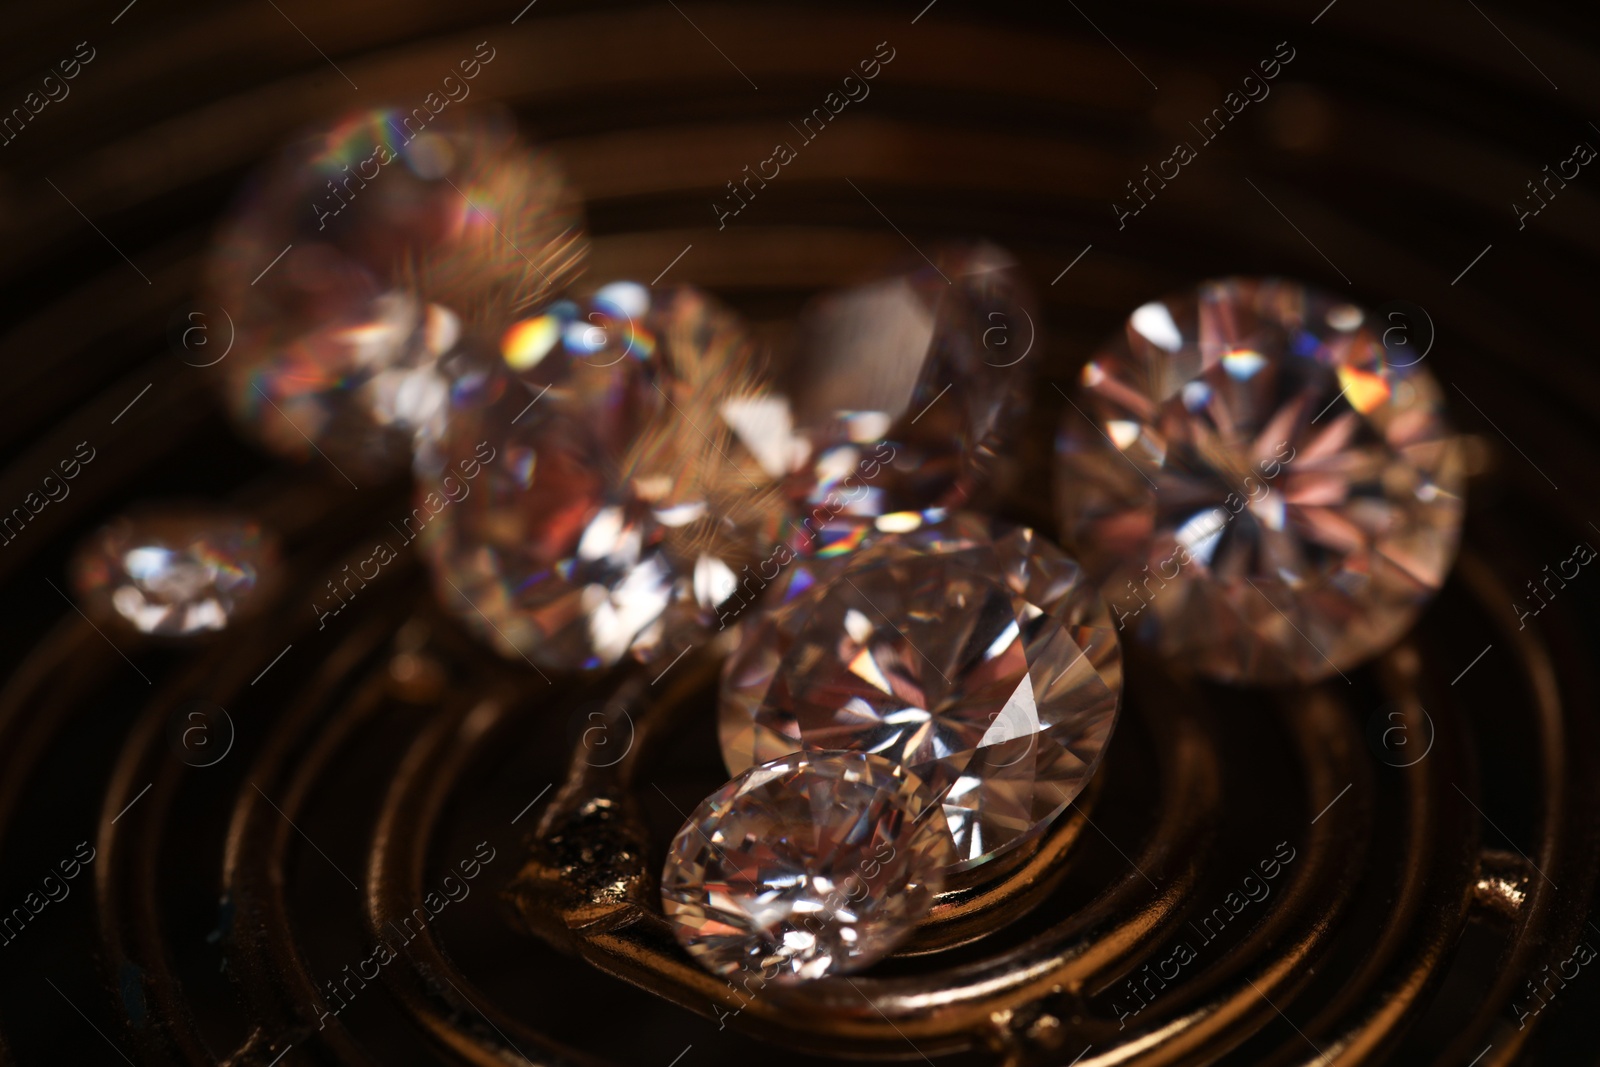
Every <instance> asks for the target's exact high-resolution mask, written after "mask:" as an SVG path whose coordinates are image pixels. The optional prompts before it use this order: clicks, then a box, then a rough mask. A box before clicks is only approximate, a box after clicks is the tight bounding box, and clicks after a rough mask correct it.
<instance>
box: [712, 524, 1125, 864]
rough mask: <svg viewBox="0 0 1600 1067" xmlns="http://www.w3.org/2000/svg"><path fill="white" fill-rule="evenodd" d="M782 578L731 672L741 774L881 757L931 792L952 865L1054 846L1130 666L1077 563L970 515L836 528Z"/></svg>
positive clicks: (1096, 760)
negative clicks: (788, 762) (843, 755)
mask: <svg viewBox="0 0 1600 1067" xmlns="http://www.w3.org/2000/svg"><path fill="white" fill-rule="evenodd" d="M822 542H823V547H822V548H820V549H819V551H818V553H817V554H816V555H814V556H811V557H806V558H800V559H797V560H796V561H795V562H794V563H793V564H792V565H791V566H790V567H789V568H788V569H787V570H785V572H784V573H783V574H782V575H781V576H779V578H778V580H777V583H776V584H775V586H774V588H773V589H772V590H771V591H770V593H769V599H768V600H767V601H766V603H767V605H768V608H767V610H763V611H760V612H759V613H756V614H754V615H753V618H752V621H750V622H748V623H746V624H745V631H744V633H743V635H742V640H741V643H740V645H739V648H738V650H737V651H736V652H735V653H734V655H733V656H732V657H730V659H729V660H728V663H727V665H726V667H725V668H724V671H723V679H722V692H721V699H720V737H721V742H722V755H723V760H724V761H725V762H726V763H727V765H728V770H729V771H731V772H733V773H738V772H740V771H742V770H744V769H745V768H746V767H749V766H751V765H752V764H757V763H762V762H764V761H766V760H770V759H774V758H776V757H778V756H781V755H783V754H785V753H792V752H797V751H803V752H807V753H822V752H832V751H852V752H871V753H874V754H875V755H877V756H880V757H883V758H885V759H888V760H890V761H891V762H893V763H895V764H897V765H900V766H904V767H906V768H908V769H909V770H911V771H912V772H913V773H914V774H916V775H917V776H918V777H919V778H921V779H922V780H923V781H924V782H926V783H927V786H928V788H929V789H930V790H931V791H932V793H933V795H934V796H935V797H936V798H937V799H938V800H939V801H940V803H941V806H942V807H943V810H944V816H945V827H946V832H947V833H948V834H949V836H950V839H951V841H950V844H951V849H952V856H953V862H955V863H957V864H959V867H960V868H961V869H966V868H970V867H974V866H977V865H978V864H981V863H983V862H985V861H987V860H989V859H992V858H993V857H995V856H997V855H999V854H1001V853H1003V852H1006V851H1007V850H1009V849H1012V848H1014V847H1016V846H1018V845H1020V844H1022V843H1023V842H1025V841H1028V840H1030V839H1032V838H1034V837H1035V836H1036V835H1038V834H1039V833H1041V832H1042V831H1043V830H1044V828H1045V827H1046V826H1048V825H1049V824H1050V822H1051V821H1052V820H1054V819H1055V818H1056V816H1058V815H1059V814H1060V813H1061V812H1062V811H1063V810H1064V809H1065V808H1066V806H1067V805H1068V804H1069V803H1070V802H1071V801H1072V800H1073V799H1074V798H1076V797H1077V796H1078V794H1079V793H1081V792H1082V791H1083V789H1084V787H1085V786H1086V785H1087V784H1088V782H1089V779H1090V778H1091V777H1092V776H1093V774H1094V773H1095V770H1096V769H1097V768H1098V766H1099V764H1100V759H1101V756H1102V755H1103V753H1104V751H1105V747H1106V744H1107V742H1108V741H1109V739H1110V736H1111V731H1112V729H1113V727H1114V726H1115V724H1116V718H1117V706H1118V702H1119V699H1120V697H1121V693H1122V653H1121V648H1120V646H1119V645H1118V643H1117V636H1116V632H1115V631H1114V630H1113V629H1112V628H1111V620H1110V617H1109V615H1108V613H1107V611H1106V608H1105V605H1104V603H1103V602H1102V601H1101V600H1100V598H1099V597H1098V596H1097V595H1096V593H1095V590H1094V589H1093V587H1092V586H1090V585H1089V583H1088V582H1087V581H1085V580H1084V575H1083V572H1082V570H1081V568H1079V566H1078V565H1077V563H1075V562H1074V561H1073V560H1071V559H1070V558H1068V557H1067V556H1066V555H1065V554H1064V553H1062V551H1061V550H1060V549H1058V548H1056V547H1055V546H1054V545H1052V544H1050V543H1049V542H1048V541H1047V540H1045V539H1044V538H1042V537H1040V536H1039V535H1038V534H1037V533H1035V532H1034V531H1032V530H1029V529H1027V528H1024V527H1013V526H1008V525H1006V524H1004V523H1001V522H998V521H996V520H992V519H989V518H986V517H983V516H979V515H973V514H969V513H956V514H954V515H950V516H944V515H942V513H938V512H933V513H929V514H927V515H925V516H921V517H919V516H916V515H914V514H911V513H896V514H894V515H891V516H885V517H883V518H881V519H879V520H878V521H877V522H876V523H866V524H863V523H861V522H860V521H856V520H852V521H840V522H838V523H836V524H835V525H834V527H833V528H832V529H831V530H829V531H826V533H825V536H824V537H823V538H822Z"/></svg>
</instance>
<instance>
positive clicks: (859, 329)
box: [744, 244, 1035, 522]
mask: <svg viewBox="0 0 1600 1067" xmlns="http://www.w3.org/2000/svg"><path fill="white" fill-rule="evenodd" d="M1034 323H1035V316H1034V314H1033V311H1032V297H1031V295H1030V294H1029V292H1028V291H1027V286H1026V283H1025V282H1024V281H1023V279H1022V276H1021V272H1020V271H1019V270H1018V269H1017V267H1016V265H1015V263H1014V262H1013V261H1012V260H1011V258H1010V257H1009V256H1008V255H1007V254H1006V253H1005V252H1004V251H1002V250H1001V249H999V248H996V247H994V246H993V245H986V244H978V245H965V246H952V247H949V248H944V249H939V250H935V252H934V256H933V259H932V261H931V262H929V263H928V264H927V265H926V266H923V267H921V269H918V270H914V271H910V272H908V273H903V274H899V275H895V276H893V277H890V278H888V279H885V280H882V281H878V282H874V283H872V284H868V285H863V286H859V287H856V288H852V289H845V290H841V291H838V292H835V293H831V294H828V295H825V296H823V297H821V298H819V299H818V300H816V301H814V302H813V303H812V304H811V305H809V306H808V307H807V308H806V309H805V310H803V311H802V313H801V315H800V319H799V322H798V323H797V324H796V327H795V331H794V335H793V337H792V338H791V341H790V343H789V344H788V345H787V346H785V348H784V350H783V351H782V353H781V358H780V360H779V363H780V365H781V366H782V367H783V368H784V371H785V373H784V374H783V376H782V380H781V382H780V384H779V388H780V391H781V393H782V394H783V395H782V396H781V398H773V399H771V400H769V401H768V404H767V406H766V407H764V408H761V409H758V410H751V411H748V412H745V413H744V415H745V423H744V428H745V429H746V430H747V432H748V434H749V436H750V438H751V440H752V442H753V444H754V446H755V449H756V454H757V456H758V457H759V458H760V459H761V460H762V462H763V464H764V466H766V467H767V468H768V469H770V470H772V471H774V472H776V473H781V474H785V475H786V476H787V478H786V487H787V490H788V492H789V493H790V494H791V496H792V497H793V498H794V499H795V500H796V501H797V504H798V505H799V507H798V510H800V511H807V512H814V513H815V514H817V515H818V520H817V521H819V522H820V521H825V520H826V519H827V518H831V517H833V515H836V514H857V515H867V516H872V515H881V514H884V513H886V512H891V511H904V510H921V509H924V508H930V507H950V506H954V505H956V504H959V503H961V502H963V501H965V500H967V499H968V498H969V497H970V495H971V494H972V493H973V492H974V491H975V490H976V489H977V488H978V487H979V486H980V485H982V484H983V482H984V479H985V478H986V477H988V476H989V475H990V474H991V473H992V472H993V468H994V466H995V461H996V459H997V456H998V455H999V454H1001V453H1003V452H1004V450H1005V449H1004V445H1005V442H1006V440H1007V439H1008V437H1009V434H1010V431H1012V430H1013V429H1014V428H1015V426H1016V425H1017V424H1018V422H1019V420H1020V416H1021V413H1022V412H1023V410H1024V409H1025V407H1026V401H1027V388H1028V372H1027V368H1026V367H1025V366H1021V365H1019V364H1021V363H1022V360H1023V359H1024V358H1025V356H1026V355H1027V352H1028V351H1029V349H1031V347H1032V345H1033V340H1034Z"/></svg>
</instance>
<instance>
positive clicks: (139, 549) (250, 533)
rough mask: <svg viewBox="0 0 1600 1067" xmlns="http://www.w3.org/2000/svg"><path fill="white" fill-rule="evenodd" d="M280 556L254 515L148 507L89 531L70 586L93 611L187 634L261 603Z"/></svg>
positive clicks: (153, 630) (143, 627)
mask: <svg viewBox="0 0 1600 1067" xmlns="http://www.w3.org/2000/svg"><path fill="white" fill-rule="evenodd" d="M277 562H278V544H277V538H276V537H275V536H273V535H272V534H270V533H268V532H266V531H265V530H263V529H262V528H261V526H260V524H259V523H256V522H254V521H252V520H250V519H246V518H243V517H239V516H231V515H225V514H217V513H210V512H201V511H190V510H151V511H145V512H142V513H138V514H133V515H124V516H120V517H118V518H117V519H114V520H113V521H112V522H110V523H108V524H107V525H106V526H104V527H103V528H101V529H100V530H99V531H97V532H96V533H94V534H93V535H91V536H90V537H89V538H88V539H87V540H86V541H85V542H84V543H83V544H82V545H81V546H80V547H79V548H78V551H77V553H76V554H75V555H74V557H73V560H72V565H71V576H72V587H73V591H74V592H76V593H77V595H78V603H79V604H80V605H81V606H82V607H83V609H84V613H85V614H86V615H88V616H89V617H90V618H92V619H96V620H100V621H110V622H115V623H118V624H120V625H122V626H124V627H127V628H131V629H133V630H137V631H139V632H140V633H146V634H160V635H162V636H173V637H188V636H192V635H194V634H200V633H206V632H208V631H213V630H221V629H224V628H225V627H227V626H228V625H229V624H230V623H232V622H233V621H234V620H235V619H237V618H239V617H241V616H243V615H245V614H247V613H248V612H249V611H251V610H252V609H253V608H254V607H256V606H257V604H258V603H259V602H260V600H261V599H262V588H263V586H264V585H265V584H266V583H267V582H268V581H269V580H270V579H271V578H273V577H275V568H276V565H277Z"/></svg>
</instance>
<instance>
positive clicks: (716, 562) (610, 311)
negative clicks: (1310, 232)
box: [416, 283, 783, 670]
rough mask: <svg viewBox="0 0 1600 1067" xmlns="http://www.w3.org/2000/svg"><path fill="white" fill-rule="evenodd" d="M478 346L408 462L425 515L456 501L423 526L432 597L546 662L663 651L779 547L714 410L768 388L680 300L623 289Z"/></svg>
mask: <svg viewBox="0 0 1600 1067" xmlns="http://www.w3.org/2000/svg"><path fill="white" fill-rule="evenodd" d="M489 354H490V356H492V358H493V360H494V366H489V365H488V364H487V363H486V362H485V363H484V364H483V367H485V368H486V369H480V370H478V371H468V372H465V373H460V374H459V375H458V376H457V377H456V383H455V388H454V390H453V393H452V397H453V399H452V406H451V411H450V415H449V418H448V420H447V422H448V429H447V431H446V433H445V436H444V438H443V439H442V440H441V441H440V442H439V443H438V444H437V445H436V446H431V445H430V446H429V447H427V448H425V449H423V451H422V452H420V453H419V455H418V459H417V466H416V470H417V475H418V494H419V503H420V504H422V505H424V506H428V508H429V510H430V511H433V510H436V508H435V507H434V506H433V505H428V504H427V502H428V501H429V500H430V499H431V500H433V501H434V502H435V504H438V503H439V502H441V501H443V500H445V499H446V498H451V499H453V498H454V497H456V496H461V497H462V499H461V501H460V502H459V503H452V504H449V505H448V506H443V510H442V512H441V513H440V515H439V517H437V518H435V519H433V520H432V521H429V522H428V523H427V526H426V537H425V540H424V544H425V546H426V552H427V555H428V559H429V562H430V563H431V565H432V568H433V573H434V578H435V582H436V584H437V589H438V592H439V596H440V599H441V601H442V602H443V603H445V604H446V605H448V606H450V607H451V608H452V609H453V610H455V611H456V612H457V614H458V615H460V617H461V618H462V620H463V621H464V622H465V623H466V624H467V625H468V626H470V627H472V628H473V629H474V630H477V631H478V632H479V633H480V634H481V635H482V636H483V637H484V638H485V639H487V640H489V641H490V642H492V643H493V644H494V645H495V646H496V647H497V648H498V649H499V650H500V651H501V652H502V653H503V654H505V655H508V656H524V657H527V658H528V659H529V660H531V661H532V662H534V663H536V664H539V665H543V666H547V667H553V668H556V669H562V670H571V669H579V668H593V667H600V666H604V665H607V664H610V663H614V662H616V661H617V660H619V659H621V658H623V657H624V656H629V657H632V658H634V659H637V660H640V661H651V660H654V659H656V658H657V657H659V656H665V657H667V658H669V659H670V658H671V657H673V656H676V655H677V654H678V653H679V652H681V651H682V650H683V649H684V648H685V647H686V646H687V645H689V644H692V643H694V642H695V641H696V640H698V639H699V638H700V637H701V636H702V635H703V634H704V633H705V631H706V629H707V628H708V627H709V626H711V625H712V624H714V623H715V622H716V620H717V614H716V608H717V607H718V606H719V605H720V604H721V603H723V602H724V601H726V600H727V599H728V598H729V597H730V596H732V594H733V592H734V589H735V588H736V586H737V585H738V583H739V580H740V575H741V572H742V571H744V570H745V569H747V568H748V567H750V566H752V565H754V564H755V563H756V562H757V561H758V560H760V559H761V558H762V557H763V556H764V555H765V554H766V552H767V551H768V550H769V549H770V548H771V546H772V545H773V544H774V543H776V541H777V539H778V536H779V530H780V527H781V523H782V517H783V508H782V498H781V496H780V494H779V492H778V489H777V486H776V484H775V481H774V480H773V479H772V478H771V477H770V476H769V475H767V474H766V473H765V472H764V471H763V470H762V467H761V465H760V464H759V463H758V462H757V461H756V459H755V458H754V457H753V456H752V454H751V452H750V450H749V449H748V448H746V447H745V445H744V444H743V443H742V442H741V439H740V437H739V435H738V434H737V433H736V432H735V430H734V428H733V425H732V421H731V420H730V418H729V414H728V413H729V412H730V411H733V410H737V409H738V408H739V407H740V405H748V404H752V403H756V402H758V400H759V398H760V397H761V395H762V389H763V385H762V380H761V377H760V371H759V363H758V361H757V360H756V359H755V348H754V345H753V344H752V342H751V341H750V340H749V339H748V337H747V336H746V334H745V332H744V330H743V328H742V327H741V326H740V325H739V323H738V322H737V320H736V319H735V318H734V317H733V315H732V314H731V313H729V312H727V311H726V310H724V309H722V308H720V307H718V306H717V305H715V304H713V303H711V302H710V301H709V300H708V299H707V298H705V297H704V296H702V295H701V294H699V293H697V292H694V291H693V290H688V289H681V290H675V291H668V292H665V293H661V292H651V291H650V290H648V289H646V288H645V287H644V286H641V285H635V284H632V283H617V284H613V285H608V286H605V287H603V288H601V289H600V290H599V291H598V292H597V293H596V294H595V296H594V299H593V300H592V301H591V303H590V305H589V307H588V309H587V313H586V314H580V313H579V309H578V308H577V306H576V305H573V304H567V303H560V304H557V305H553V306H552V307H551V308H550V309H548V310H547V311H546V312H545V313H544V314H542V315H538V316H534V317H531V318H528V319H524V320H522V321H519V322H517V323H516V324H514V325H513V326H512V327H511V328H510V329H508V330H507V331H506V332H505V334H504V336H503V337H502V338H501V339H500V342H499V345H498V347H497V349H492V350H490V353H489ZM508 367H509V368H510V369H515V370H516V371H517V372H519V374H520V377H513V376H512V375H511V373H510V369H508ZM486 456H492V457H493V458H492V459H486V458H485V457H486ZM474 457H476V459H477V460H479V461H482V464H483V467H484V472H483V477H482V478H481V479H480V480H479V481H478V482H477V483H476V484H474V485H472V486H471V487H469V488H467V490H466V494H465V495H463V489H462V486H463V484H464V483H462V480H461V477H460V475H459V472H460V471H461V470H462V469H463V467H462V465H463V464H468V465H472V464H473V459H474ZM473 469H474V470H476V466H473Z"/></svg>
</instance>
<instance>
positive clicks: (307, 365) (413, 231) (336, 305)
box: [208, 108, 586, 477]
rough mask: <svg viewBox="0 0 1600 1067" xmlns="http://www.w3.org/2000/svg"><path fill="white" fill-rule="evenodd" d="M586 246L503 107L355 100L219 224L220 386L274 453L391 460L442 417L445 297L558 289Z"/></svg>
mask: <svg viewBox="0 0 1600 1067" xmlns="http://www.w3.org/2000/svg"><path fill="white" fill-rule="evenodd" d="M419 110H420V109H419ZM427 115H428V113H427V112H426V111H421V116H427ZM585 247H586V246H585V244H584V241H583V237H582V229H581V220H580V217H579V213H578V209H577V207H576V203H575V201H574V199H573V197H572V194H571V193H570V192H569V191H568V190H567V189H566V187H565V185H564V184H563V182H562V180H561V178H560V176H559V174H558V173H557V172H556V169H555V167H554V165H553V163H552V162H551V161H550V159H549V158H548V156H547V155H546V154H544V153H539V152H535V151H533V150H531V149H529V148H528V147H526V146H525V145H524V144H522V143H521V142H520V141H519V140H517V138H516V137H515V136H514V134H513V132H512V130H511V128H510V125H509V122H508V121H507V120H503V119H501V118H500V117H499V116H498V114H497V113H494V112H480V113H474V112H471V111H466V112H458V111H450V112H446V113H443V114H441V115H439V116H437V117H431V116H430V117H428V118H427V119H426V120H425V119H424V118H422V117H420V116H419V115H418V114H417V113H415V112H414V113H411V114H407V113H405V112H402V111H399V110H397V109H392V108H379V109H369V110H363V111H358V112H355V113H352V114H350V115H348V116H346V117H345V118H344V119H342V120H340V121H338V122H336V123H333V124H332V125H330V126H326V127H323V128H319V129H315V130H312V131H309V132H308V133H306V134H305V135H304V136H302V137H301V138H300V139H299V140H298V141H296V142H294V143H293V144H291V145H289V146H288V147H287V148H286V149H285V150H284V151H283V152H282V153H281V155H280V156H279V157H278V159H277V160H276V161H275V162H274V163H273V164H271V165H270V166H269V167H268V168H267V169H266V170H265V171H264V172H263V173H261V174H259V175H258V176H257V177H256V179H255V180H254V182H253V183H252V184H251V185H250V186H249V187H248V188H247V190H246V192H245V194H244V196H243V197H242V198H241V201H240V203H239V204H238V205H237V206H236V207H235V209H234V211H233V213H232V215H231V216H230V218H229V220H228V221H227V222H226V223H225V224H224V226H223V228H222V230H221V232H220V234H219V236H218V239H217V243H216V245H215V247H214V248H213V250H212V253H211V257H210V262H209V266H208V282H209V286H210V290H211V301H212V303H214V304H215V305H216V306H218V307H220V309H221V310H222V311H223V312H224V313H225V314H226V318H227V320H228V321H229V322H231V324H232V331H233V336H232V346H231V348H230V349H228V355H227V356H226V357H225V358H224V359H223V360H222V361H220V363H219V365H218V370H217V372H216V373H218V374H219V376H220V377H219V383H220V384H221V387H222V389H223V391H224V393H225V396H226V399H227V401H228V404H229V407H230V409H231V411H232V413H233V415H234V418H235V420H236V421H237V422H238V424H239V425H240V426H241V427H243V428H244V429H245V430H246V431H247V432H249V433H250V434H251V435H252V436H253V437H255V438H256V439H257V440H259V441H260V442H261V443H262V444H264V445H265V446H266V447H268V448H269V449H271V450H273V451H274V452H277V453H279V454H282V455H286V456H289V457H291V458H295V459H301V460H306V459H313V458H315V455H314V453H315V452H316V451H318V450H321V451H322V452H323V453H324V454H325V455H326V456H327V457H328V458H329V459H330V460H331V461H332V462H333V463H334V464H335V466H337V467H339V469H340V470H341V471H343V470H346V469H349V473H350V474H354V475H355V476H356V477H360V476H361V474H369V475H374V476H378V475H384V474H388V473H393V472H394V471H395V470H398V469H402V468H403V467H404V465H405V464H406V463H407V462H409V460H410V456H411V449H412V447H413V440H412V438H413V435H414V434H415V433H416V432H417V431H418V430H424V431H426V430H428V429H430V428H436V427H431V425H430V421H431V419H432V418H433V417H434V416H435V415H436V414H437V412H438V410H439V401H440V398H441V397H442V395H443V393H444V392H445V391H446V390H447V388H448V383H446V382H444V381H442V380H440V379H439V377H438V376H437V375H436V374H435V373H434V371H433V368H432V364H433V361H434V360H436V359H437V358H438V357H439V356H440V355H442V354H443V353H444V352H445V351H448V350H449V349H450V347H451V346H452V345H453V344H454V342H455V339H456V336H457V334H458V333H459V323H458V321H457V319H456V314H455V313H454V311H453V310H452V309H455V310H465V309H469V308H470V309H473V310H474V311H476V310H477V309H496V308H506V309H509V308H512V307H520V306H522V305H524V304H526V303H528V302H529V301H534V300H537V299H540V298H543V297H545V296H547V295H548V294H551V293H554V292H555V291H556V289H557V287H559V286H561V285H564V284H565V283H566V282H567V281H568V280H570V279H571V278H572V277H574V276H575V275H576V273H577V271H578V270H579V268H580V267H581V264H582V261H583V255H584V252H585ZM220 328H221V327H219V326H216V325H215V324H213V325H212V326H211V327H209V329H210V330H220ZM214 340H217V341H218V345H219V347H221V343H220V339H214ZM358 472H359V473H358ZM347 476H348V475H347Z"/></svg>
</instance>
